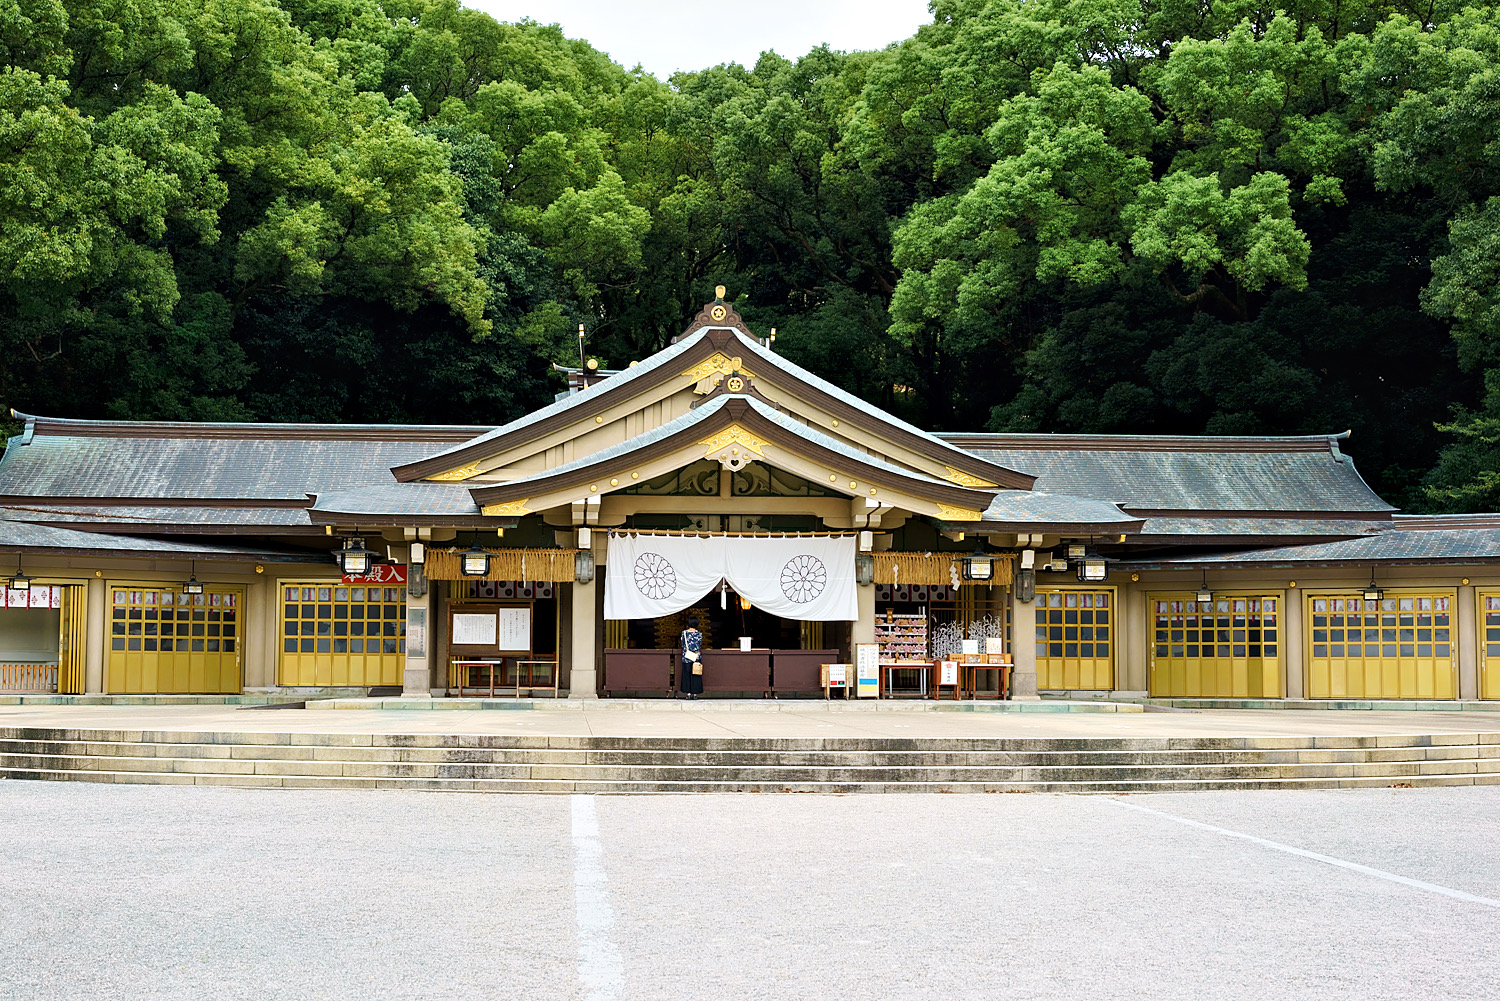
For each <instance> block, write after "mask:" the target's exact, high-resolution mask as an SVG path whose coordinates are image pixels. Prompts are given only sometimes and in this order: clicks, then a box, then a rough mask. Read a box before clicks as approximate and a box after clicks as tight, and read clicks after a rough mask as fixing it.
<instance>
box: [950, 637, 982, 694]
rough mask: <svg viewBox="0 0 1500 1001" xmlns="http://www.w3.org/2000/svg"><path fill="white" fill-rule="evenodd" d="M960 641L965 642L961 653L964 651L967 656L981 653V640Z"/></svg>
mask: <svg viewBox="0 0 1500 1001" xmlns="http://www.w3.org/2000/svg"><path fill="white" fill-rule="evenodd" d="M959 642H960V643H962V644H963V646H962V648H961V649H960V650H959V653H962V654H964V655H965V656H978V655H979V641H978V640H959ZM946 683H947V682H944V684H946Z"/></svg>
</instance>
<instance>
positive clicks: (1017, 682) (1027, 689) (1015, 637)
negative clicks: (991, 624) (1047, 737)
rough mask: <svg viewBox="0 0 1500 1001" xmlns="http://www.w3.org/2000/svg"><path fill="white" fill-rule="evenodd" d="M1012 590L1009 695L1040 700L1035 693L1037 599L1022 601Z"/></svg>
mask: <svg viewBox="0 0 1500 1001" xmlns="http://www.w3.org/2000/svg"><path fill="white" fill-rule="evenodd" d="M1015 594H1016V591H1015V590H1014V589H1012V590H1011V612H1010V629H1011V637H1012V639H1011V648H1010V656H1011V663H1012V665H1013V666H1012V667H1011V676H1010V697H1011V698H1012V699H1013V700H1015V701H1017V702H1039V701H1041V696H1039V695H1038V694H1037V693H1036V602H1035V601H1020V600H1019V599H1017V598H1016V597H1015Z"/></svg>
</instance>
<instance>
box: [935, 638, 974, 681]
mask: <svg viewBox="0 0 1500 1001" xmlns="http://www.w3.org/2000/svg"><path fill="white" fill-rule="evenodd" d="M964 642H965V643H967V642H969V641H968V640H965V641H964ZM938 684H940V685H956V684H958V661H956V660H945V661H942V667H941V668H940V669H939V671H938Z"/></svg>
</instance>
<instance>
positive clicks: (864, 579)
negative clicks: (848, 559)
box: [854, 553, 875, 587]
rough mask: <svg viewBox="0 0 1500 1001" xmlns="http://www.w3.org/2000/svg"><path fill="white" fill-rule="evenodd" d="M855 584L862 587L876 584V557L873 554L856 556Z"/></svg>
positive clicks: (856, 554)
mask: <svg viewBox="0 0 1500 1001" xmlns="http://www.w3.org/2000/svg"><path fill="white" fill-rule="evenodd" d="M854 583H856V584H858V585H859V586H860V587H868V586H869V585H871V584H873V583H875V557H874V556H872V555H871V554H869V553H855V554H854Z"/></svg>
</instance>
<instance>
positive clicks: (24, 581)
mask: <svg viewBox="0 0 1500 1001" xmlns="http://www.w3.org/2000/svg"><path fill="white" fill-rule="evenodd" d="M5 586H6V587H8V588H9V589H10V590H12V591H30V590H31V578H30V577H28V576H26V572H25V571H24V570H22V569H21V554H20V553H16V574H15V576H14V577H12V578H11V579H10V582H9V583H8V584H6V585H5Z"/></svg>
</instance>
